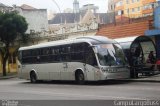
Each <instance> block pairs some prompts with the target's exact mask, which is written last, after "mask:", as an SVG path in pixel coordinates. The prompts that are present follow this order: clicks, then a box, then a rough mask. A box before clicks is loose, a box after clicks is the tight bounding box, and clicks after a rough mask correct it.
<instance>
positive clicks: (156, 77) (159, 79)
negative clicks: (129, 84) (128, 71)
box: [126, 71, 160, 82]
mask: <svg viewBox="0 0 160 106" xmlns="http://www.w3.org/2000/svg"><path fill="white" fill-rule="evenodd" d="M126 80H127V81H135V82H160V72H159V71H157V72H156V73H155V74H154V75H150V76H139V78H131V79H126Z"/></svg>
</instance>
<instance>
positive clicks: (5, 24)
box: [0, 12, 28, 45]
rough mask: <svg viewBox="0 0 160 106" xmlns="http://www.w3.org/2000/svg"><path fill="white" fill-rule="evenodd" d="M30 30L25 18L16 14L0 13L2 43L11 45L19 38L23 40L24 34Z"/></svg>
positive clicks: (0, 37)
mask: <svg viewBox="0 0 160 106" xmlns="http://www.w3.org/2000/svg"><path fill="white" fill-rule="evenodd" d="M27 28H28V24H27V22H26V20H25V18H24V17H22V16H20V15H18V14H17V13H16V12H11V13H0V41H1V42H3V43H5V44H7V45H8V44H10V43H13V42H14V41H15V39H16V38H17V37H20V38H22V39H23V37H24V35H25V34H24V33H25V32H26V30H27Z"/></svg>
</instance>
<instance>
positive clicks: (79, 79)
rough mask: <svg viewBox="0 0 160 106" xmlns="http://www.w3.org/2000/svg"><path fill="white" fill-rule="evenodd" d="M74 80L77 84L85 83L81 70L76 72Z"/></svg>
mask: <svg viewBox="0 0 160 106" xmlns="http://www.w3.org/2000/svg"><path fill="white" fill-rule="evenodd" d="M76 82H77V84H80V85H82V84H84V83H85V78H84V74H83V72H81V71H78V72H76Z"/></svg>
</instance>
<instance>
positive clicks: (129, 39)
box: [114, 36, 138, 43]
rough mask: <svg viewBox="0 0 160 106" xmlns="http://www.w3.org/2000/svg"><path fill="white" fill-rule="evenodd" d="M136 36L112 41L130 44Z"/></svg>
mask: <svg viewBox="0 0 160 106" xmlns="http://www.w3.org/2000/svg"><path fill="white" fill-rule="evenodd" d="M137 37H138V36H132V37H125V38H117V39H114V40H115V41H117V42H119V43H123V42H132V41H134V40H135V39H136V38H137Z"/></svg>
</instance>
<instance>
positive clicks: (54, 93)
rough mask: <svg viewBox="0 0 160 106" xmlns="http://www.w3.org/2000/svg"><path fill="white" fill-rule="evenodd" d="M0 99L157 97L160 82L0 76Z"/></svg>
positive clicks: (152, 98)
mask: <svg viewBox="0 0 160 106" xmlns="http://www.w3.org/2000/svg"><path fill="white" fill-rule="evenodd" d="M0 100H78V101H79V100H92V101H93V100H160V83H151V82H150V83H149V82H125V81H105V82H88V83H87V84H86V85H76V84H75V83H74V82H66V81H50V82H41V83H37V84H31V83H30V82H29V81H26V80H21V79H17V78H12V79H5V80H0ZM74 102H75V101H74ZM94 102H95V101H93V103H94ZM96 103H97V102H96ZM101 103H102V102H101ZM94 104H95V103H94ZM95 105H96V104H95ZM70 106H71V105H70Z"/></svg>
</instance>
